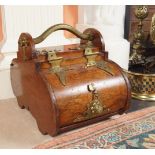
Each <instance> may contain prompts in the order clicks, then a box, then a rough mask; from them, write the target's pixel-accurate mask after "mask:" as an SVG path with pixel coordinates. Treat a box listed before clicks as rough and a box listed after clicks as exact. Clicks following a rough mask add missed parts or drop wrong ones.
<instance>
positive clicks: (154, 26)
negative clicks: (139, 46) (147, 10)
mask: <svg viewBox="0 0 155 155" xmlns="http://www.w3.org/2000/svg"><path fill="white" fill-rule="evenodd" d="M150 37H151V41H152V43H153V45H155V14H153V16H152V21H151V28H150Z"/></svg>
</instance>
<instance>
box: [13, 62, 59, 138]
mask: <svg viewBox="0 0 155 155" xmlns="http://www.w3.org/2000/svg"><path fill="white" fill-rule="evenodd" d="M11 83H12V88H13V91H14V94H15V96H16V97H17V100H18V104H19V106H20V107H21V108H27V109H28V110H29V111H30V112H31V113H32V115H33V116H34V117H35V119H36V121H37V124H38V128H39V130H40V131H41V132H42V133H43V134H47V133H48V134H50V135H51V136H54V135H56V134H57V132H58V131H57V121H56V116H57V114H56V107H55V104H54V102H55V101H54V99H53V98H51V97H50V95H51V96H52V95H53V93H52V92H50V93H51V94H49V91H48V89H47V86H46V85H45V83H44V81H43V80H42V78H41V76H40V75H39V74H38V73H37V72H36V71H35V66H34V63H33V62H32V61H27V62H18V61H17V60H15V59H14V60H13V61H12V67H11Z"/></svg>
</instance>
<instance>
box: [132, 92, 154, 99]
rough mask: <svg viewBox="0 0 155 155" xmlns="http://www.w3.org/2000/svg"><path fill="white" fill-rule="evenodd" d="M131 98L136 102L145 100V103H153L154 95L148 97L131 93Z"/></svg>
mask: <svg viewBox="0 0 155 155" xmlns="http://www.w3.org/2000/svg"><path fill="white" fill-rule="evenodd" d="M131 96H132V98H135V99H138V100H143V101H145V100H147V101H155V95H148V94H138V93H133V92H132V93H131Z"/></svg>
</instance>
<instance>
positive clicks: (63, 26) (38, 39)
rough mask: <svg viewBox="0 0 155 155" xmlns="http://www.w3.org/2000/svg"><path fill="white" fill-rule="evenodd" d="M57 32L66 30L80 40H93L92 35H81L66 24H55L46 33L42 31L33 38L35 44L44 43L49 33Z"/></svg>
mask: <svg viewBox="0 0 155 155" xmlns="http://www.w3.org/2000/svg"><path fill="white" fill-rule="evenodd" d="M58 30H67V31H69V32H71V33H73V34H74V35H75V36H77V37H78V38H80V39H83V40H89V41H92V40H93V39H94V37H93V35H92V34H89V33H88V34H83V33H81V32H80V31H78V30H77V29H75V28H74V27H72V26H70V25H67V24H56V25H54V26H51V27H49V28H48V29H47V30H46V31H44V32H43V33H42V34H41V35H40V36H38V37H36V38H33V41H34V43H35V44H39V43H41V42H42V41H44V40H45V39H46V38H47V37H48V36H49V35H50V34H51V33H53V32H55V31H58Z"/></svg>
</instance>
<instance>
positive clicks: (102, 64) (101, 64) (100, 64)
mask: <svg viewBox="0 0 155 155" xmlns="http://www.w3.org/2000/svg"><path fill="white" fill-rule="evenodd" d="M98 54H99V52H93V51H92V48H91V47H87V48H86V49H85V56H86V58H87V64H86V66H87V67H91V66H96V67H97V68H99V69H102V70H104V71H105V72H107V73H109V74H111V75H114V74H113V72H112V69H111V67H110V66H108V64H107V62H106V61H96V60H95V59H96V56H97V55H98Z"/></svg>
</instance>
